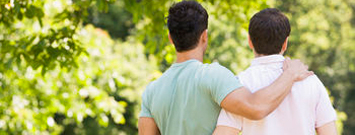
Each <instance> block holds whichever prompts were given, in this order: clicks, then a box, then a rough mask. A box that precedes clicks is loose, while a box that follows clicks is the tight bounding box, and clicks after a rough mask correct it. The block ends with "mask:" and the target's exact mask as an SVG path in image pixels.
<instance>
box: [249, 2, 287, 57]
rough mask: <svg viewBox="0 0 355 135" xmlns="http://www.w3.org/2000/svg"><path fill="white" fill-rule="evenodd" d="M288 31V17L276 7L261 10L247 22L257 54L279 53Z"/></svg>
mask: <svg viewBox="0 0 355 135" xmlns="http://www.w3.org/2000/svg"><path fill="white" fill-rule="evenodd" d="M290 32H291V26H290V23H289V21H288V18H287V17H286V16H285V15H284V14H282V13H281V11H280V10H278V9H276V8H267V9H264V10H261V11H260V12H258V13H256V14H255V15H254V16H253V17H252V18H251V20H250V24H249V35H250V39H251V42H252V43H253V46H254V49H255V51H256V52H257V53H258V54H264V55H271V54H278V53H280V52H281V49H282V45H283V43H284V42H285V40H286V38H287V37H288V36H289V35H290Z"/></svg>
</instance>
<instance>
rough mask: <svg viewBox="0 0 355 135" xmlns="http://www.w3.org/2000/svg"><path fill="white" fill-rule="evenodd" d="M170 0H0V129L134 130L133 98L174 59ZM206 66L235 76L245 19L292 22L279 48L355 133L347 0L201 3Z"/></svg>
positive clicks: (353, 8) (353, 33)
mask: <svg viewBox="0 0 355 135" xmlns="http://www.w3.org/2000/svg"><path fill="white" fill-rule="evenodd" d="M174 2H178V1H177V0H175V1H174V0H159V1H158V0H45V1H42V0H1V1H0V63H1V64H0V134H1V135H2V134H36V135H37V134H63V135H70V134H93V135H96V134H119V135H134V134H137V117H138V113H139V110H140V102H141V100H140V96H141V94H142V91H143V90H144V89H145V86H146V85H147V84H148V83H149V82H150V81H152V80H154V79H156V78H158V77H159V76H160V75H161V74H162V72H164V71H165V70H166V69H167V68H168V67H169V66H170V65H171V64H172V63H173V62H174V60H175V50H174V47H173V46H172V45H171V44H170V43H169V41H168V30H167V26H166V17H167V14H168V8H169V7H170V6H171V5H172V4H173V3H174ZM199 2H201V4H202V5H203V6H204V7H205V8H206V9H207V11H208V13H209V15H210V17H209V28H208V32H209V40H210V41H209V50H208V51H207V53H206V55H205V60H204V62H206V63H210V62H219V63H220V64H221V65H223V66H226V67H227V68H229V69H230V70H232V71H233V72H234V73H235V74H237V73H239V72H241V71H243V70H244V69H246V68H247V67H248V66H249V62H250V61H251V59H252V58H253V54H252V51H251V50H250V49H249V48H248V44H247V34H248V31H247V28H248V22H249V19H250V18H251V16H252V15H253V14H254V13H256V12H258V11H259V10H261V9H264V8H267V7H275V8H278V9H280V10H281V11H282V12H284V13H285V14H286V15H287V16H288V18H289V19H290V21H291V27H292V32H291V36H290V40H289V48H288V51H287V53H286V55H287V56H289V57H291V58H299V59H301V60H302V61H303V62H305V63H306V64H308V65H309V66H310V69H311V70H313V71H314V72H315V73H316V74H317V75H318V76H319V78H320V79H321V80H322V82H323V83H324V85H325V86H326V87H327V89H328V91H329V95H330V96H331V100H332V102H333V104H334V107H335V108H336V110H337V113H338V121H337V126H338V130H339V133H342V134H344V135H354V134H355V53H354V52H355V1H354V0H248V1H245V0H205V1H202V0H199Z"/></svg>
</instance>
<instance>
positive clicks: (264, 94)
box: [247, 72, 294, 118]
mask: <svg viewBox="0 0 355 135" xmlns="http://www.w3.org/2000/svg"><path fill="white" fill-rule="evenodd" d="M293 83H294V78H293V76H292V74H290V73H288V72H284V73H282V75H281V76H280V77H279V78H277V79H276V80H275V81H274V82H273V83H272V84H271V85H269V86H267V87H265V88H263V89H261V90H258V91H257V92H255V93H253V94H251V95H250V97H249V98H248V99H247V100H248V102H249V104H250V107H251V108H254V109H252V110H256V111H257V112H259V113H261V114H260V116H261V117H262V118H263V117H266V116H267V115H268V114H270V113H271V112H272V111H273V110H275V109H276V108H277V107H278V106H279V105H280V104H281V102H282V101H283V99H284V98H285V97H286V96H287V95H288V93H289V92H290V91H291V88H292V85H293Z"/></svg>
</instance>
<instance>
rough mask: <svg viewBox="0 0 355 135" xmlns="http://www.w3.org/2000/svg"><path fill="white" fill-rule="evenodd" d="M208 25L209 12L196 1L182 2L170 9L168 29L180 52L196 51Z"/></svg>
mask: <svg viewBox="0 0 355 135" xmlns="http://www.w3.org/2000/svg"><path fill="white" fill-rule="evenodd" d="M207 25H208V14H207V11H206V10H205V9H204V8H203V7H202V6H201V5H200V4H199V3H197V2H195V1H182V2H179V3H177V4H174V5H173V6H172V7H170V9H169V16H168V29H169V32H170V35H171V38H172V40H173V43H174V45H175V48H176V51H178V52H183V51H188V50H192V49H194V48H195V47H196V46H197V43H198V41H199V39H200V36H201V34H202V32H203V31H204V30H206V29H207Z"/></svg>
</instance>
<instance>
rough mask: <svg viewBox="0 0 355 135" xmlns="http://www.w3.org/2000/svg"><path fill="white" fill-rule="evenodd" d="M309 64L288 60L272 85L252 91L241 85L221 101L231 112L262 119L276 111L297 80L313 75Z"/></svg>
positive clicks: (249, 117) (253, 118)
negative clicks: (309, 69)
mask: <svg viewBox="0 0 355 135" xmlns="http://www.w3.org/2000/svg"><path fill="white" fill-rule="evenodd" d="M312 74H313V72H310V71H308V66H306V65H304V64H303V63H302V62H300V61H299V60H286V61H285V63H284V72H283V73H282V75H281V76H280V77H279V78H277V79H276V80H275V81H274V82H273V83H272V84H271V85H269V86H267V87H265V88H263V89H261V90H259V91H257V92H255V93H251V92H250V91H249V90H248V89H247V88H245V87H241V88H238V89H236V90H234V91H233V92H231V93H229V94H228V95H227V96H226V97H225V98H224V99H223V100H222V102H221V107H222V108H224V109H226V110H227V111H229V112H232V113H235V114H237V115H241V116H243V117H246V118H248V119H251V120H260V119H262V118H264V117H266V116H267V115H268V114H270V113H271V112H272V111H274V110H275V109H276V108H277V107H278V106H279V104H280V103H281V102H282V101H283V99H284V98H285V97H286V96H287V94H288V93H289V92H290V90H291V88H292V85H293V83H294V82H295V81H299V80H303V79H305V78H307V77H308V76H310V75H312Z"/></svg>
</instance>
